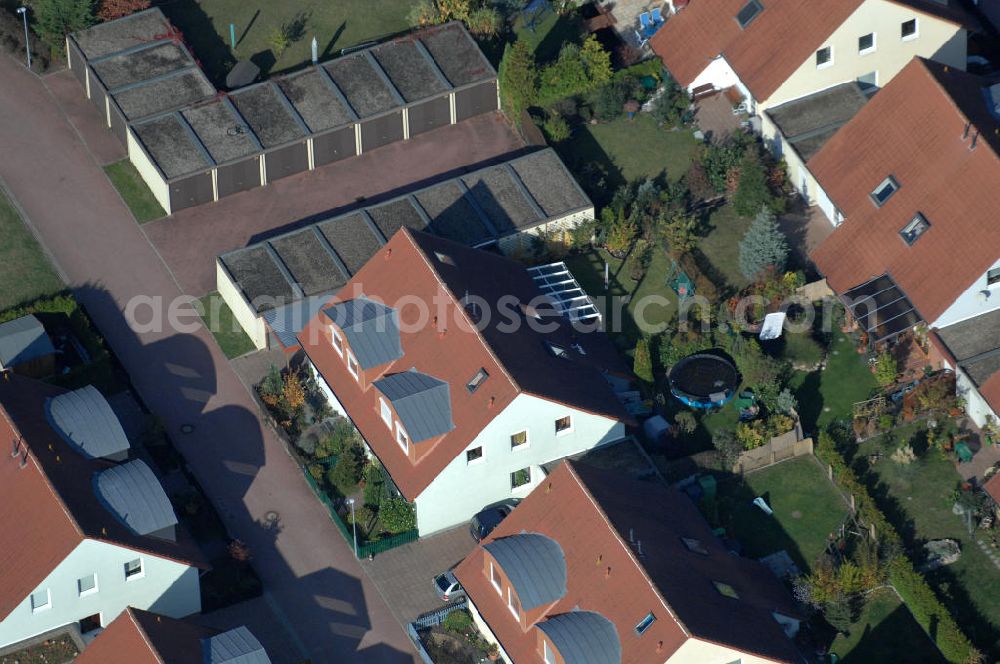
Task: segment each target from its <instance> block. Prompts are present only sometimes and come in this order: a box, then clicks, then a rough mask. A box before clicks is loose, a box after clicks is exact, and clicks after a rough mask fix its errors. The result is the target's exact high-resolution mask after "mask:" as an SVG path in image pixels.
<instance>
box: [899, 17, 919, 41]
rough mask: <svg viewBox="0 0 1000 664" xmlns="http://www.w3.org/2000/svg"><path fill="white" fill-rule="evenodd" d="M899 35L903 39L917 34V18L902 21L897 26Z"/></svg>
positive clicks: (911, 37)
mask: <svg viewBox="0 0 1000 664" xmlns="http://www.w3.org/2000/svg"><path fill="white" fill-rule="evenodd" d="M899 36H900V37H901V38H903V39H913V38H915V37H916V36H917V19H915V18H911V19H910V20H909V21H903V22H902V23H901V24H900V26H899Z"/></svg>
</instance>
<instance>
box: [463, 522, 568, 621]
mask: <svg viewBox="0 0 1000 664" xmlns="http://www.w3.org/2000/svg"><path fill="white" fill-rule="evenodd" d="M483 548H484V549H486V551H487V552H489V554H490V555H491V556H493V559H494V560H496V562H497V564H498V565H500V567H501V569H502V570H503V573H504V574H505V575H506V576H507V579H508V580H509V581H510V585H511V586H513V588H514V592H516V593H517V597H518V599H519V600H520V602H521V608H523V609H524V610H525V611H531V610H532V609H536V608H538V607H540V606H544V605H546V604H551V603H552V602H555V601H557V600H559V599H561V598H562V597H563V596H564V595H565V594H566V555H565V554H564V553H563V549H562V547H561V546H560V545H559V543H558V542H556V541H555V540H554V539H552V538H550V537H546V536H545V535H541V534H539V533H527V532H525V533H520V534H518V535H511V536H510V537H502V538H500V539H497V540H493V541H492V542H490V543H489V544H486V545H485V546H484V547H483Z"/></svg>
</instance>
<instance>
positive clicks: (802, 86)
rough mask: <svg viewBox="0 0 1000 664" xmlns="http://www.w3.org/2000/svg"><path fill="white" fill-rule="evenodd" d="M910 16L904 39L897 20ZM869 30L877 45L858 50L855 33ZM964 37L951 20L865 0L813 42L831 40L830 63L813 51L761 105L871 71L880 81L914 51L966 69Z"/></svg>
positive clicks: (885, 0)
mask: <svg viewBox="0 0 1000 664" xmlns="http://www.w3.org/2000/svg"><path fill="white" fill-rule="evenodd" d="M913 18H916V19H917V37H916V38H913V39H906V40H904V39H902V35H901V32H900V29H901V25H902V23H903V22H904V21H908V20H910V19H913ZM870 32H873V33H875V49H874V50H873V51H871V52H869V53H866V54H863V55H862V54H860V53H859V52H858V38H859V37H861V36H863V35H866V34H868V33H870ZM966 42H967V38H966V32H965V29H964V28H961V27H959V26H957V25H955V24H953V23H949V22H947V21H943V20H941V19H937V18H934V17H932V16H930V15H928V14H924V13H922V12H918V11H915V10H913V9H910V8H908V7H905V6H903V5H901V4H898V3H895V2H890V1H889V0H868V1H867V2H865V3H863V4H862V5H861V6H860V7H858V8H857V10H855V11H854V13H853V14H851V15H850V16H849V17H848V19H847V20H846V21H844V22H843V23H842V24H841V25H840V27H839V28H837V29H836V30H835V31H834V32H833V34H832V35H830V37H829V39H827V41H825V42H824V43H823V44H820V45H818V46H817V47H816V48H817V49H820V48H823V47H825V46H832V47H833V64H832V65H830V66H827V67H823V68H817V67H816V55H815V53H811V54H810V55H809V58H808V59H807V60H806V61H805V62H804V63H803V64H802V65H801V66H800V67H799V68H798V69H797V70H795V73H793V74H792V75H791V76H789V77H788V79H787V80H785V82H784V83H782V84H781V85H780V86H779V87H778V89H777V90H775V92H774V93H773V94H772V95H771V96H770V97H769V98H768V99H766V100H763V101H762V102H761V107H762V108H766V107H769V106H776V105H778V104H783V103H785V102H786V101H791V100H793V99H799V98H801V97H805V96H806V95H810V94H812V93H814V92H818V91H820V90H825V89H827V88H831V87H833V86H835V85H839V84H840V83H846V82H848V81H854V80H857V79H858V77H860V76H863V75H865V74H868V73H870V72H873V71H876V72H878V85H879V86H884V85H885V84H886V83H887V82H888V81H889V80H890V79H892V78H893V77H894V76H895V75H896V74H898V73H899V72H900V70H901V69H902V68H903V67H905V66H906V65H907V64H908V63H909V62H910V60H912V59H913V58H914V56H921V57H924V58H929V59H931V60H935V61H937V62H941V63H943V64H946V65H950V66H952V67H956V68H958V69H963V70H964V69H965V58H966V52H967V43H966Z"/></svg>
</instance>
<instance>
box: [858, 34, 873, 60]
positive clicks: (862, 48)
mask: <svg viewBox="0 0 1000 664" xmlns="http://www.w3.org/2000/svg"><path fill="white" fill-rule="evenodd" d="M874 50H875V33H874V32H869V33H868V34H867V35H861V36H860V37H858V54H859V55H866V54H868V53H872V52H873V51H874Z"/></svg>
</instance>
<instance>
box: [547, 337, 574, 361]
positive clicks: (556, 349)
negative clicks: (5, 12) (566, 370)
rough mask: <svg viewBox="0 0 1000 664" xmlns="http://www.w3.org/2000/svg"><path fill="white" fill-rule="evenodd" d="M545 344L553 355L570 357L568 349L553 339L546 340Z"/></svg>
mask: <svg viewBox="0 0 1000 664" xmlns="http://www.w3.org/2000/svg"><path fill="white" fill-rule="evenodd" d="M545 346H546V347H547V348H548V349H549V352H550V353H552V355H554V356H555V357H562V358H567V357H569V353H567V352H566V349H565V348H563V347H562V346H558V345H556V344H554V343H552V342H551V341H546V342H545Z"/></svg>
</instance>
